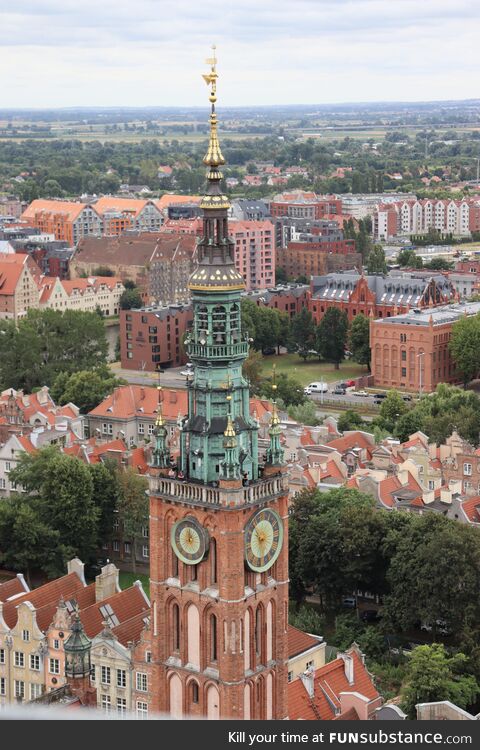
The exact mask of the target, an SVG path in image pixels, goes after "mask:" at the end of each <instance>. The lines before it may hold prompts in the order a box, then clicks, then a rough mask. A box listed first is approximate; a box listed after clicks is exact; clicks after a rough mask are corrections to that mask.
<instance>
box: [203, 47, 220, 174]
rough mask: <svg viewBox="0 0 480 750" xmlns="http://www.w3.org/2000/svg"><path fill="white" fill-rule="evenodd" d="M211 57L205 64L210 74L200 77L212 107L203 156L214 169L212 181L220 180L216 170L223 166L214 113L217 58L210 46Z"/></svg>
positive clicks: (205, 162)
mask: <svg viewBox="0 0 480 750" xmlns="http://www.w3.org/2000/svg"><path fill="white" fill-rule="evenodd" d="M212 50H213V56H212V57H209V58H207V60H206V63H207V65H210V72H209V73H203V74H202V77H203V80H204V81H205V83H206V84H207V86H210V96H209V100H210V102H211V105H212V111H211V113H210V138H209V142H208V151H207V153H206V154H205V157H204V159H203V163H204V164H206V165H207V166H209V167H214V168H215V172H214V174H212V175H211V176H212V177H213V178H214V179H221V176H222V175H221V174H220V173H219V172H218V170H217V169H216V168H217V167H218V166H219V165H220V164H225V159H224V158H223V155H222V152H221V150H220V143H219V140H218V134H217V115H216V112H215V102H216V101H217V78H218V73H217V57H216V54H215V50H216V47H215V45H213V46H212Z"/></svg>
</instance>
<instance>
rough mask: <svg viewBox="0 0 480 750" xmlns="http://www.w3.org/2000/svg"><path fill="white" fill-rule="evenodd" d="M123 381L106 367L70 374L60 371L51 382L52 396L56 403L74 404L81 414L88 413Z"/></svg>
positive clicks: (123, 381) (123, 382)
mask: <svg viewBox="0 0 480 750" xmlns="http://www.w3.org/2000/svg"><path fill="white" fill-rule="evenodd" d="M65 375H66V376H67V377H65ZM125 383H126V381H125V380H123V379H120V378H116V377H115V376H114V375H112V373H111V372H110V370H109V369H108V368H107V367H103V368H98V369H97V370H79V371H78V372H74V373H72V374H71V375H68V374H67V373H60V374H59V375H58V376H57V378H56V379H55V382H54V384H53V390H52V396H54V398H55V399H56V400H57V401H58V403H60V404H68V403H72V404H75V405H76V406H78V408H79V409H80V411H81V412H82V413H83V414H88V412H89V411H91V410H92V409H94V408H95V407H96V406H98V404H99V403H101V401H103V399H104V398H105V397H106V396H108V395H109V394H110V393H112V392H113V390H114V388H116V387H117V386H119V385H123V384H125Z"/></svg>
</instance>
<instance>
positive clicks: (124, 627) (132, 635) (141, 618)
mask: <svg viewBox="0 0 480 750" xmlns="http://www.w3.org/2000/svg"><path fill="white" fill-rule="evenodd" d="M148 616H149V612H137V614H136V615H134V616H133V617H130V619H129V620H125V622H122V623H121V624H120V625H117V626H116V627H114V628H112V632H113V633H114V635H115V636H116V637H117V638H118V640H119V641H120V643H121V644H123V645H124V646H126V645H127V644H128V643H129V642H132V643H138V641H139V640H140V636H141V634H142V630H143V629H144V627H145V624H146V623H145V620H146V619H147V618H148Z"/></svg>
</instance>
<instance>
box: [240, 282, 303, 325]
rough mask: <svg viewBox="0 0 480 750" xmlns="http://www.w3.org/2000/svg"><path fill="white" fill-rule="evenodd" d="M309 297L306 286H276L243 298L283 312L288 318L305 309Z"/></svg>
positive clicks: (248, 294)
mask: <svg viewBox="0 0 480 750" xmlns="http://www.w3.org/2000/svg"><path fill="white" fill-rule="evenodd" d="M309 297H310V287H309V286H308V284H285V285H284V286H282V285H278V286H274V287H272V288H271V289H257V290H256V291H253V292H247V293H246V294H245V298H246V299H251V300H252V301H253V302H255V304H257V305H259V306H265V307H271V308H272V309H274V310H279V311H280V312H285V313H287V315H288V316H289V317H290V318H293V316H294V315H297V313H299V312H301V310H302V309H303V308H304V307H307V305H308V300H309Z"/></svg>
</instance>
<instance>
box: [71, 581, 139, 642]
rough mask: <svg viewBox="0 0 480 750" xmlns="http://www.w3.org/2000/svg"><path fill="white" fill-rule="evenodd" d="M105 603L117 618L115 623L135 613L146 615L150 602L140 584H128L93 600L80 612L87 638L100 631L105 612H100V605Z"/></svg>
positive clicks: (123, 620) (121, 621)
mask: <svg viewBox="0 0 480 750" xmlns="http://www.w3.org/2000/svg"><path fill="white" fill-rule="evenodd" d="M107 604H108V605H110V607H111V609H112V611H113V615H115V617H116V618H117V619H118V623H117V625H118V624H121V623H124V622H126V621H127V620H130V619H131V618H132V617H134V616H135V615H138V614H141V613H143V614H144V615H145V616H146V615H147V614H148V613H149V612H150V604H149V603H148V601H147V599H146V597H145V595H144V593H143V591H142V589H141V588H140V586H136V585H133V586H130V588H128V589H124V591H119V592H118V593H116V594H114V595H113V596H110V597H108V598H107V599H103V600H102V601H100V602H95V603H94V604H92V605H91V606H89V607H87V608H86V609H83V610H82V611H81V612H80V619H81V621H82V623H83V627H84V629H85V632H86V634H87V635H88V637H89V638H94V637H95V636H96V635H98V633H100V631H101V629H102V623H103V622H104V620H105V619H106V616H105V614H103V613H102V612H101V607H104V606H105V605H107Z"/></svg>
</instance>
